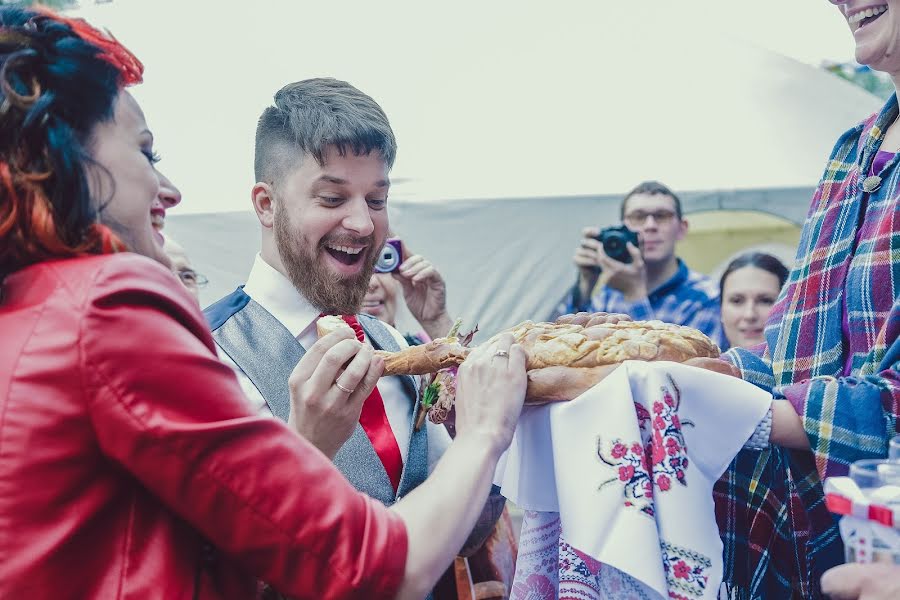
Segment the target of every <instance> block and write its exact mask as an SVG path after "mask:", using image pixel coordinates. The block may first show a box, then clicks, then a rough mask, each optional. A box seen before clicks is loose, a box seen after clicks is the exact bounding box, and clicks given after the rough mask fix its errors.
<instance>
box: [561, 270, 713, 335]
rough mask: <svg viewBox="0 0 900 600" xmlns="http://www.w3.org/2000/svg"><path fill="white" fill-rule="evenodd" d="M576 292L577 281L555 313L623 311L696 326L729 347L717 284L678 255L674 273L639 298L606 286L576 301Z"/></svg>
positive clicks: (636, 317)
mask: <svg viewBox="0 0 900 600" xmlns="http://www.w3.org/2000/svg"><path fill="white" fill-rule="evenodd" d="M577 295H578V286H577V285H576V286H574V287H573V288H572V290H571V291H570V292H569V293H568V294H567V295H566V297H565V299H563V301H562V303H560V305H559V307H558V308H557V309H556V313H555V315H556V316H558V315H561V314H565V313H575V312H579V311H588V312H608V313H624V314H626V315H629V316H630V317H631V318H632V319H634V320H636V321H645V320H649V319H658V320H660V321H664V322H666V323H674V324H676V325H687V326H688V327H693V328H694V329H699V330H700V331H702V332H703V333H705V334H706V335H708V336H709V337H710V339H712V340H713V341H714V342H716V343H717V344H718V345H719V348H721V349H722V351H725V350H726V349H727V348H728V341H727V340H726V339H725V333H724V331H723V330H722V320H721V317H720V308H719V288H718V286H717V285H716V283H715V282H714V281H713V280H712V279H710V278H709V277H707V276H706V275H702V274H700V273H697V272H696V271H692V270H690V269H688V268H687V265H685V264H684V262H682V261H681V259H679V260H678V271H676V272H675V275H673V276H672V278H671V279H669V280H668V281H667V282H665V283H664V284H662V285H661V286H659V287H658V288H656V289H655V290H653V291H652V292H650V294H649V295H648V296H647V297H646V298H644V299H643V300H641V301H639V302H627V301H626V300H625V297H624V296H623V295H622V292H620V291H618V290H614V289H612V288H609V287H605V286H604V287H601V288H600V289H599V290H597V292H596V293H595V294H594V296H593V297H592V298H591V299H590V300H589V301H581V302H579V303H577V304H576V300H577V298H576V296H577Z"/></svg>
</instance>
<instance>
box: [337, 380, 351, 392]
mask: <svg viewBox="0 0 900 600" xmlns="http://www.w3.org/2000/svg"><path fill="white" fill-rule="evenodd" d="M334 385H336V386H337V389H339V390H341V391H342V392H344V393H345V394H352V393H353V392H354V390H351V389H350V388H345V387H344V386H342V385H341V383H340V382H339V381H335V382H334Z"/></svg>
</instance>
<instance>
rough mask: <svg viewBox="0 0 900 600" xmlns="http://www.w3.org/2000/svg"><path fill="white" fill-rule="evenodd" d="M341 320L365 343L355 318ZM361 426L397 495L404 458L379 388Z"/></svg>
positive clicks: (364, 408)
mask: <svg viewBox="0 0 900 600" xmlns="http://www.w3.org/2000/svg"><path fill="white" fill-rule="evenodd" d="M341 318H342V319H343V320H344V321H345V322H346V323H347V324H348V325H349V326H350V327H352V328H353V331H355V332H356V339H358V340H359V341H361V342H362V341H365V339H366V336H365V333H363V328H362V326H360V324H359V321H357V320H356V317H355V316H353V315H341ZM359 424H360V425H361V426H362V428H363V431H365V432H366V436H367V437H368V438H369V441H370V442H372V446H373V447H374V448H375V453H376V454H377V455H378V458H379V459H381V464H383V465H384V470H385V471H387V474H388V477H389V478H390V480H391V485H392V486H394V493H397V488H399V487H400V475H401V474H402V473H403V456H402V455H401V454H400V446H398V445H397V439H396V438H395V437H394V430H393V429H391V424H390V422H389V421H388V418H387V413H386V412H385V411H384V400H383V399H382V397H381V392H379V391H378V387H377V386H376V387H375V388H373V389H372V393H371V394H369V397H368V398H366V401H365V402H364V403H363V406H362V412H361V413H360V415H359Z"/></svg>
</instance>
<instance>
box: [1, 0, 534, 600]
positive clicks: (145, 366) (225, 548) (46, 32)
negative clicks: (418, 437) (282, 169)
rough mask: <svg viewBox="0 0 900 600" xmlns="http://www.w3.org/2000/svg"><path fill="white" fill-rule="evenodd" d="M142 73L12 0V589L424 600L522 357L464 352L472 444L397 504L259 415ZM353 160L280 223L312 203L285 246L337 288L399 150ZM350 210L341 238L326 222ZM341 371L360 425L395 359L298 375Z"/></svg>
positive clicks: (317, 182) (7, 47)
mask: <svg viewBox="0 0 900 600" xmlns="http://www.w3.org/2000/svg"><path fill="white" fill-rule="evenodd" d="M142 71H143V67H142V65H141V63H140V62H139V61H138V60H137V59H136V58H135V57H134V56H133V55H132V54H131V53H130V52H129V51H128V50H127V49H126V48H125V47H123V46H122V45H121V44H119V43H118V42H117V41H116V40H115V39H114V38H113V37H112V36H110V35H108V34H105V33H103V32H101V31H98V30H96V29H94V28H93V27H91V26H90V25H88V24H87V23H86V22H84V21H80V20H71V19H66V18H63V17H60V16H58V15H55V14H53V13H52V12H49V11H48V10H47V9H43V8H39V9H34V10H24V9H17V8H10V7H7V6H0V332H2V352H0V381H2V382H3V383H2V385H0V415H2V418H0V447H2V448H3V459H2V460H0V522H2V523H3V530H2V535H0V557H3V558H2V559H0V598H33V599H37V600H40V599H44V598H47V599H50V598H58V597H60V596H61V595H62V596H69V597H79V598H87V597H91V598H111V599H116V598H132V597H138V598H144V597H165V598H174V599H187V598H200V597H202V598H207V599H213V598H235V599H237V598H241V599H244V598H255V597H257V596H258V592H259V591H260V590H259V588H260V585H259V584H258V580H265V581H266V582H267V583H268V584H270V585H271V586H272V587H274V588H275V589H277V590H278V591H279V592H283V593H285V594H286V595H287V596H290V597H292V598H293V597H295V598H324V599H338V598H356V597H365V598H422V597H423V596H424V595H425V594H426V593H427V590H429V589H431V587H432V586H433V584H434V582H435V581H436V579H437V577H438V576H439V574H440V573H441V572H442V570H443V569H444V568H445V567H446V566H447V565H448V564H449V563H450V561H451V560H452V557H453V555H454V553H455V551H456V550H457V549H458V548H459V547H460V546H461V545H462V544H463V542H464V539H465V533H466V532H467V531H469V530H471V528H472V527H473V525H474V524H475V521H476V518H477V517H478V506H477V505H478V504H479V502H483V501H484V499H485V498H487V495H488V491H489V489H490V482H491V475H492V473H493V471H494V468H495V466H496V464H497V460H498V459H499V456H500V454H501V453H502V451H503V450H504V449H505V448H506V447H507V446H508V445H509V443H510V440H511V437H512V426H511V424H512V423H514V422H515V418H516V415H517V414H518V411H519V410H521V405H522V398H523V395H524V385H525V371H524V358H523V357H522V356H521V354H520V349H518V348H517V346H515V345H514V344H513V343H512V340H511V338H510V339H506V340H503V341H502V344H503V351H504V352H507V353H509V354H510V361H508V364H504V365H502V366H497V365H492V364H491V363H490V354H483V355H482V357H481V358H480V359H478V357H476V358H475V359H474V361H473V362H472V364H471V367H470V368H471V371H470V372H471V373H472V375H471V377H470V386H471V387H470V388H469V389H472V390H474V392H470V393H469V394H468V396H467V397H468V398H471V399H473V400H472V402H471V403H470V404H469V408H470V409H471V411H472V413H471V415H472V416H471V420H470V421H469V427H468V428H467V432H468V433H467V435H466V436H461V437H462V438H463V440H462V442H460V441H457V442H454V446H453V447H452V448H450V449H449V450H447V452H446V453H445V454H444V458H443V459H442V460H441V464H440V467H439V468H440V470H441V476H440V477H437V478H435V481H434V482H432V481H431V480H429V481H427V482H425V483H424V484H423V485H421V486H420V487H419V488H418V489H417V490H416V493H415V494H411V495H410V496H409V497H406V498H404V499H403V500H402V501H399V502H397V503H396V504H395V505H394V506H393V507H392V508H391V509H388V508H385V507H384V506H382V505H381V504H379V503H377V502H375V501H373V500H372V499H371V498H370V497H368V496H366V495H364V494H361V493H358V492H356V491H355V490H354V489H353V488H352V487H351V486H350V484H349V483H348V482H347V480H346V479H345V478H344V477H343V476H341V474H340V473H339V472H338V471H337V470H336V469H335V467H334V465H332V463H331V462H330V461H329V460H328V459H327V458H326V457H325V456H324V455H323V454H322V453H320V452H319V451H318V450H317V449H316V448H315V447H313V446H312V445H311V443H310V441H309V440H308V439H305V438H303V437H301V436H300V435H298V433H299V432H300V431H299V429H297V427H296V424H295V425H294V426H293V427H294V428H293V429H291V428H289V427H288V426H287V425H284V424H282V423H281V422H279V421H277V420H276V419H271V418H268V417H259V416H256V415H254V414H253V412H252V411H251V409H250V408H249V407H248V406H247V404H246V398H245V396H244V394H243V392H242V390H241V388H240V386H239V384H238V382H237V380H236V379H235V377H234V375H233V374H232V373H231V371H230V370H229V369H228V367H227V366H225V365H223V364H222V362H220V360H219V359H218V357H217V355H216V352H215V345H214V343H213V339H212V336H211V333H210V331H209V325H208V323H207V321H206V320H205V319H204V318H203V315H202V313H201V312H200V307H199V306H198V305H197V303H196V301H195V300H194V299H193V298H192V297H191V296H189V295H188V292H187V291H186V290H185V289H184V287H183V286H182V285H181V283H180V282H179V281H178V279H177V278H176V277H175V276H174V275H173V274H172V272H171V271H170V270H169V269H168V268H166V267H167V266H168V264H169V260H168V258H167V257H166V255H165V253H164V251H163V247H162V243H161V240H162V236H161V235H160V233H159V231H158V229H159V228H160V227H161V225H162V224H163V219H164V216H165V209H166V208H168V207H171V206H173V205H174V204H176V203H177V202H178V200H179V199H180V196H179V195H178V192H177V189H176V188H174V186H172V185H171V184H170V183H169V182H168V180H166V179H165V178H164V177H162V176H161V175H160V174H159V173H158V172H157V171H156V168H155V163H156V161H157V159H158V157H157V156H156V154H155V153H154V150H153V135H152V134H151V133H150V130H149V128H148V126H147V124H146V122H145V119H144V115H143V113H142V111H141V109H140V107H139V106H138V104H137V102H136V101H135V100H134V98H132V97H131V96H130V95H129V94H128V93H127V92H125V91H124V87H125V86H127V85H131V84H135V83H138V82H139V81H140V80H141V75H142ZM355 160H356V159H354V158H348V157H335V158H334V159H333V160H329V167H328V168H327V169H324V168H323V167H322V165H318V166H316V163H315V161H309V164H308V165H304V167H306V170H305V171H304V170H303V168H301V169H300V171H302V173H300V175H299V176H298V177H297V178H296V180H290V181H288V184H287V186H286V189H284V190H282V192H283V193H284V197H285V198H288V199H289V200H288V201H285V203H284V204H285V205H284V206H283V207H282V209H283V210H284V211H285V213H286V214H287V215H290V214H291V213H290V211H291V210H293V209H294V208H295V207H293V206H292V205H291V202H290V201H293V200H296V201H297V202H298V203H307V204H309V205H312V206H314V207H315V208H314V209H310V210H311V211H314V213H315V219H314V220H312V221H311V222H309V223H308V228H307V229H305V230H304V231H303V236H302V239H301V240H299V242H294V241H285V243H286V244H292V245H291V246H290V247H291V248H292V249H293V248H297V249H298V251H299V252H307V253H312V254H317V255H318V254H325V255H326V256H328V260H330V261H332V264H329V265H328V270H327V272H326V275H327V276H328V277H333V276H335V274H340V270H341V269H344V270H345V271H347V272H350V271H353V272H354V273H356V277H357V278H360V277H361V276H362V275H365V265H364V264H358V263H361V262H363V261H362V259H353V258H350V257H351V255H352V254H353V253H354V252H356V254H357V255H360V256H368V255H370V254H374V251H373V250H371V248H373V247H374V245H373V240H375V239H381V238H382V237H383V231H386V217H385V218H384V220H385V225H384V226H382V225H381V224H380V223H381V217H380V216H379V215H380V214H382V213H384V212H385V211H384V198H385V193H386V187H387V179H386V170H387V166H386V164H385V163H386V161H387V155H386V154H385V153H380V154H378V155H377V157H376V156H375V155H373V156H372V159H371V160H360V162H355ZM348 163H350V164H352V166H353V168H354V169H357V170H358V171H360V172H362V173H364V174H365V176H364V177H363V179H362V180H361V181H360V182H354V183H352V184H351V183H347V181H348V180H349V178H348V177H347V176H346V172H345V167H346V166H347V164H348ZM323 177H324V178H325V179H322V178H323ZM291 186H294V187H293V188H292V187H291ZM313 186H319V188H321V189H320V191H319V192H318V193H317V194H318V195H317V196H315V197H313V196H310V195H308V192H309V190H310V189H312V187H313ZM319 188H317V189H319ZM294 192H297V193H299V195H296V194H295V193H294ZM300 192H302V193H300ZM276 195H277V193H273V197H275V196H276ZM369 212H371V213H372V215H371V216H370V215H369ZM337 223H340V224H341V226H342V227H343V228H344V229H345V230H346V231H348V232H349V233H348V234H347V235H346V236H341V237H338V236H329V235H327V234H326V232H328V231H330V228H331V227H333V226H334V225H335V224H337ZM294 244H296V245H294ZM363 250H366V252H363ZM332 253H335V254H332ZM342 254H343V255H345V257H344V258H343V259H338V258H336V257H335V256H341V255H342ZM354 260H356V263H357V264H351V263H354ZM366 260H368V259H367V258H366ZM182 275H184V274H182ZM195 275H196V274H195ZM349 279H353V278H352V277H351V278H349ZM365 279H367V278H365V277H363V283H362V289H361V292H360V297H361V294H362V293H364V292H365V284H366V283H367V281H366V280H365ZM194 280H195V283H196V278H194ZM335 348H338V350H336V351H335ZM486 352H487V351H486ZM336 353H337V354H336ZM517 358H518V359H519V360H518V362H516V360H515V359H517ZM348 361H352V362H353V366H352V368H349V367H348V368H347V369H345V370H343V372H342V373H341V378H342V381H343V382H345V383H346V386H347V387H346V389H347V390H350V391H351V392H354V393H355V396H352V401H351V400H348V396H347V395H346V394H344V393H343V392H341V395H340V396H337V397H335V396H331V398H337V399H339V400H340V402H342V405H343V406H347V407H348V410H351V411H352V410H353V409H355V410H356V416H358V415H359V410H360V408H359V407H360V405H361V403H362V400H364V399H366V398H367V397H368V394H369V392H370V391H371V390H372V389H373V388H374V387H375V384H376V382H377V380H378V377H379V375H380V374H381V368H382V363H381V362H379V360H372V353H371V350H369V349H367V348H365V347H364V346H363V345H362V344H360V343H359V342H358V341H356V339H351V338H350V337H349V336H348V334H346V333H343V334H341V333H334V334H331V335H330V336H326V338H325V339H323V340H321V342H320V343H317V344H314V345H312V347H310V348H309V352H308V353H307V354H306V355H305V356H304V357H303V359H301V360H300V361H299V362H297V361H296V360H295V361H291V362H289V364H287V365H286V368H287V371H286V372H287V373H293V371H292V369H293V370H297V371H299V372H300V373H305V374H307V375H308V376H309V377H310V378H311V379H313V380H316V381H327V382H328V385H329V386H330V385H331V382H333V381H335V377H336V376H337V373H336V370H337V368H339V367H340V366H342V365H345V364H346V363H347V362H348ZM329 365H331V367H330V366H329ZM359 365H362V366H363V367H362V368H360V367H359ZM332 367H333V369H332ZM330 369H331V370H330ZM501 369H502V370H501ZM285 379H288V378H287V377H286V378H285ZM497 382H502V383H497ZM280 387H281V389H283V388H284V387H285V380H284V379H283V380H281V386H280ZM287 387H288V390H287V392H286V395H287V396H288V399H287V402H288V403H289V404H290V410H291V411H293V410H294V406H296V403H295V399H296V396H297V394H298V384H297V383H296V381H295V377H290V379H288V386H287ZM324 395H325V394H324V393H323V394H321V395H320V394H315V398H314V399H313V400H315V401H316V402H320V401H322V396H324ZM461 397H462V395H461ZM354 403H355V404H354ZM458 440H459V438H458ZM455 492H458V493H460V494H462V495H463V497H466V498H471V499H472V500H473V504H474V505H475V506H472V505H469V504H467V503H460V502H458V501H456V499H455V496H454V493H455ZM48 515H55V516H56V518H48ZM442 519H445V520H447V523H442ZM408 550H409V551H408ZM85 556H89V557H90V558H89V560H85ZM135 565H138V566H139V568H134V566H135Z"/></svg>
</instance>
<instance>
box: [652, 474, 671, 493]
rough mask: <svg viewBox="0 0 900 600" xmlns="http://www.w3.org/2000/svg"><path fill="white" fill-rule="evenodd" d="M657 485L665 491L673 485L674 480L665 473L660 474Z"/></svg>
mask: <svg viewBox="0 0 900 600" xmlns="http://www.w3.org/2000/svg"><path fill="white" fill-rule="evenodd" d="M656 485H657V486H658V487H659V489H661V490H662V491H664V492H665V491H667V490H668V489H669V488H670V487H672V482H671V481H670V480H669V478H668V477H666V476H665V475H660V476H659V477H657V478H656Z"/></svg>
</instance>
